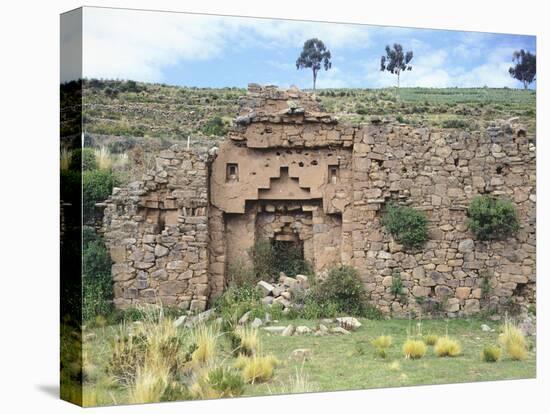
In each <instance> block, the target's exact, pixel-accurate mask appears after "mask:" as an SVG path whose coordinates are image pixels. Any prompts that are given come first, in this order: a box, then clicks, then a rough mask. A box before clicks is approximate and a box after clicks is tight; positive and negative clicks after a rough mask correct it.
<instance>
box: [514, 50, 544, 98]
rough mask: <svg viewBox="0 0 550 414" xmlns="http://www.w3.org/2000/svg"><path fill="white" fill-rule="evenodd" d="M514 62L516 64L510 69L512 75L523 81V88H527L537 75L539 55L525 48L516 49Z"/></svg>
mask: <svg viewBox="0 0 550 414" xmlns="http://www.w3.org/2000/svg"><path fill="white" fill-rule="evenodd" d="M512 62H514V63H515V64H516V65H515V66H513V67H510V69H508V72H510V76H512V77H513V78H514V79H517V80H518V81H520V82H521V83H523V88H524V89H527V87H528V86H529V84H530V83H531V82H533V81H534V80H535V78H536V76H537V56H536V55H533V54H532V53H531V52H529V51H527V52H526V51H525V50H523V49H521V50H516V51H515V52H514V54H513V56H512Z"/></svg>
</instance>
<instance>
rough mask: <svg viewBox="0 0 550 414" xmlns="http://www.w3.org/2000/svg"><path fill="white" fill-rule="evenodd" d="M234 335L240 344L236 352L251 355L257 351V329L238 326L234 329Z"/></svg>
mask: <svg viewBox="0 0 550 414" xmlns="http://www.w3.org/2000/svg"><path fill="white" fill-rule="evenodd" d="M235 333H236V335H237V336H238V338H239V342H240V345H239V347H238V349H237V352H238V353H239V354H242V355H246V356H253V355H256V354H257V353H258V350H259V347H260V339H259V337H258V330H257V329H254V328H250V327H241V326H239V327H238V328H237V329H236V330H235Z"/></svg>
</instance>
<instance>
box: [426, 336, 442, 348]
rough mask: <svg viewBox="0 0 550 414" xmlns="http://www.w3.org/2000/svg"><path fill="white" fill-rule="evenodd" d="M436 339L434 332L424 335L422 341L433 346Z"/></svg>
mask: <svg viewBox="0 0 550 414" xmlns="http://www.w3.org/2000/svg"><path fill="white" fill-rule="evenodd" d="M438 339H439V337H438V336H437V335H434V334H430V335H426V337H425V338H424V343H425V344H426V345H429V346H434V345H435V344H436V342H437V340H438Z"/></svg>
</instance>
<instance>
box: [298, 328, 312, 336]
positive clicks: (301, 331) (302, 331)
mask: <svg viewBox="0 0 550 414" xmlns="http://www.w3.org/2000/svg"><path fill="white" fill-rule="evenodd" d="M310 333H311V329H310V328H308V327H307V326H298V327H297V328H296V335H305V334H310Z"/></svg>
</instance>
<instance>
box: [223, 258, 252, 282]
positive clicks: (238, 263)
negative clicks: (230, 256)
mask: <svg viewBox="0 0 550 414" xmlns="http://www.w3.org/2000/svg"><path fill="white" fill-rule="evenodd" d="M227 275H228V279H229V285H230V286H233V287H237V288H240V287H246V286H254V285H255V284H256V283H257V282H258V278H257V277H256V274H255V273H254V267H253V266H252V265H249V264H248V263H246V262H245V261H244V260H243V259H241V258H237V259H235V260H233V262H232V263H230V264H229V266H228V267H227Z"/></svg>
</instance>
